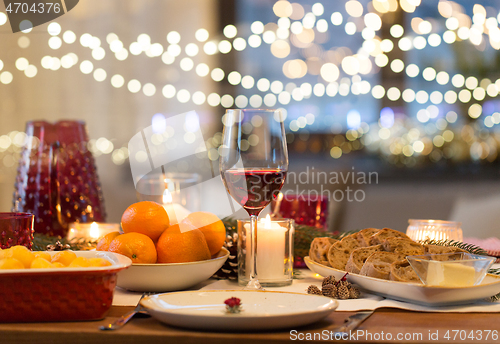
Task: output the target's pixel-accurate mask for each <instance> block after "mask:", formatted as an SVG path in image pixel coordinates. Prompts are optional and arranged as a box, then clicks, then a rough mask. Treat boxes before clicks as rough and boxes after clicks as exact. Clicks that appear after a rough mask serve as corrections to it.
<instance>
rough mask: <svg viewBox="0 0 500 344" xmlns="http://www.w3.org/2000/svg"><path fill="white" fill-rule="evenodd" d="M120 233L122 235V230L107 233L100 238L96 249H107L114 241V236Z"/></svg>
mask: <svg viewBox="0 0 500 344" xmlns="http://www.w3.org/2000/svg"><path fill="white" fill-rule="evenodd" d="M118 235H120V232H111V233H108V234H106V235H105V236H103V237H102V238H101V240H99V242H98V243H97V246H96V248H95V249H96V251H107V250H108V248H109V244H111V242H112V241H113V239H114V238H116V237H117V236H118Z"/></svg>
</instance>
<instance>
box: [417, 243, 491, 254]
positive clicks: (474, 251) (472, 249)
mask: <svg viewBox="0 0 500 344" xmlns="http://www.w3.org/2000/svg"><path fill="white" fill-rule="evenodd" d="M420 243H421V244H422V245H437V246H453V247H457V248H460V249H462V250H465V251H467V252H469V253H472V254H477V255H480V256H487V255H488V253H487V252H486V251H485V250H484V249H482V248H481V247H479V246H476V245H473V244H467V243H464V242H461V241H455V240H434V239H426V240H424V241H422V242H420Z"/></svg>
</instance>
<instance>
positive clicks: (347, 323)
mask: <svg viewBox="0 0 500 344" xmlns="http://www.w3.org/2000/svg"><path fill="white" fill-rule="evenodd" d="M373 312H374V310H371V311H361V312H357V313H356V314H353V315H351V316H350V317H348V318H347V319H345V320H344V324H343V325H342V326H339V327H337V328H336V329H334V330H333V332H335V333H337V332H340V333H348V332H349V331H352V330H354V329H355V328H357V327H358V326H359V325H361V323H362V322H363V321H365V320H366V318H368V317H369V316H370V315H372V314H373Z"/></svg>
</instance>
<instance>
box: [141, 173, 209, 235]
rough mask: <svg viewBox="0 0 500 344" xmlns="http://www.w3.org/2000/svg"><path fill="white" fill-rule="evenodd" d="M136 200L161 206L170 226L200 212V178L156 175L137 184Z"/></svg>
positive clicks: (185, 175) (182, 175)
mask: <svg viewBox="0 0 500 344" xmlns="http://www.w3.org/2000/svg"><path fill="white" fill-rule="evenodd" d="M136 193H137V199H138V200H139V201H153V202H156V203H159V204H163V207H164V208H165V210H166V211H167V213H168V217H169V219H170V224H171V225H172V224H175V223H178V222H180V221H182V220H183V219H184V218H185V217H186V216H187V215H189V214H190V213H192V212H195V211H199V210H200V200H201V176H200V175H199V174H197V173H170V172H169V173H164V174H163V173H156V174H152V175H146V176H143V177H142V178H141V179H140V180H139V182H138V183H137V188H136Z"/></svg>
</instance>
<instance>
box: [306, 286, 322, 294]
mask: <svg viewBox="0 0 500 344" xmlns="http://www.w3.org/2000/svg"><path fill="white" fill-rule="evenodd" d="M307 293H308V294H315V295H322V294H321V290H319V288H318V287H317V286H315V285H310V286H309V287H308V288H307Z"/></svg>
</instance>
